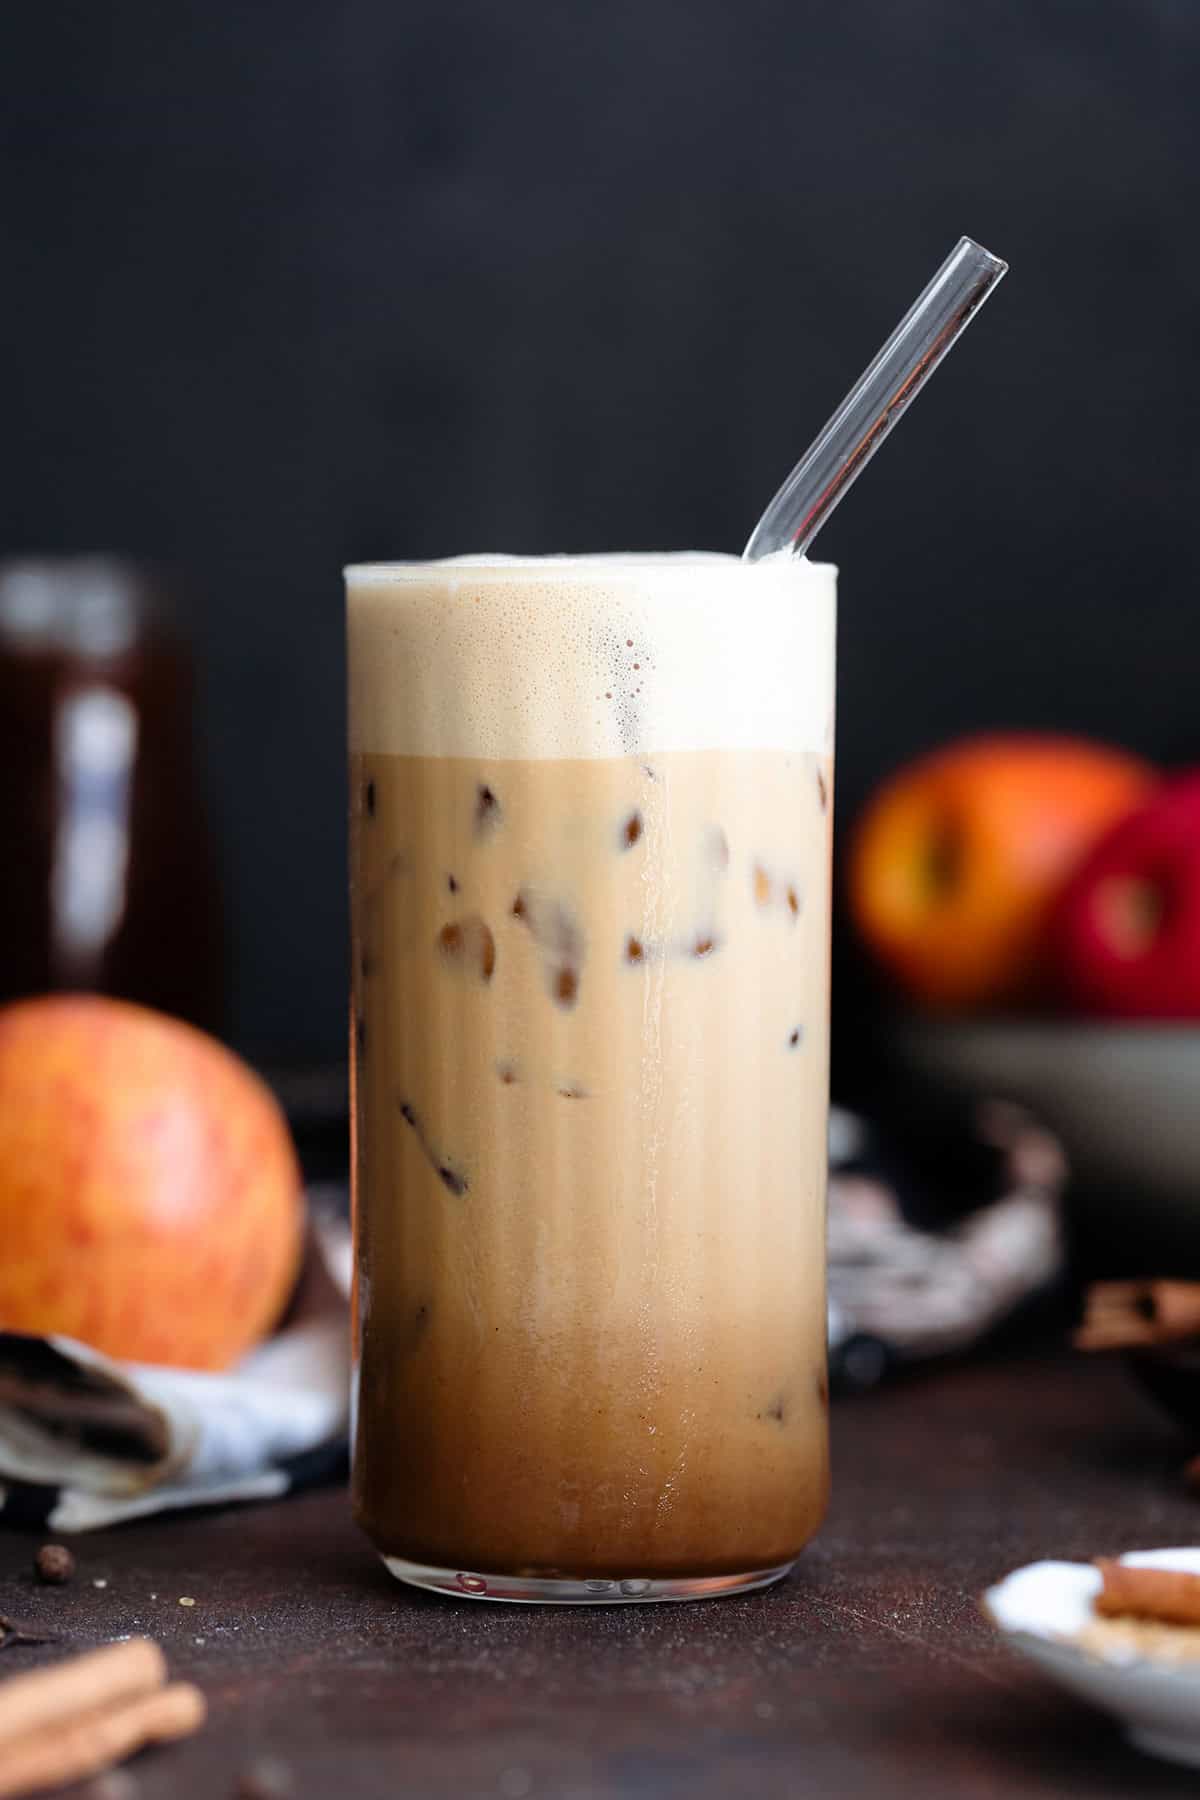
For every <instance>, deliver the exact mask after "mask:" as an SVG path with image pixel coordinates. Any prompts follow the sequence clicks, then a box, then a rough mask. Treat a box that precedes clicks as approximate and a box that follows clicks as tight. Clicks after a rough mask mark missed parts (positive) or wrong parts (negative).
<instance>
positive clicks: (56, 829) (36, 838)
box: [0, 557, 225, 1030]
mask: <svg viewBox="0 0 1200 1800" xmlns="http://www.w3.org/2000/svg"><path fill="white" fill-rule="evenodd" d="M192 688H193V681H192V666H191V660H190V657H189V656H188V654H187V652H186V650H185V649H184V647H183V645H182V643H181V642H180V640H179V638H178V637H177V636H176V634H175V632H174V631H173V630H172V629H171V625H170V618H169V611H168V606H167V597H166V595H165V593H164V591H163V589H162V587H161V585H160V583H159V582H158V580H157V578H156V577H155V576H154V575H153V574H151V573H150V572H149V571H148V570H146V569H144V568H141V567H139V566H138V565H136V564H132V563H127V562H123V561H118V560H116V559H111V558H101V557H89V558H82V557H80V558H68V559H62V560H55V561H50V560H40V559H39V560H33V559H30V560H23V561H19V562H9V563H0V767H3V770H4V781H3V785H2V786H0V843H3V845H4V850H5V857H4V862H5V868H4V873H3V877H2V878H0V1000H10V999H14V998H16V997H17V996H18V995H22V994H35V993H44V992H46V991H48V990H51V989H74V990H76V991H80V990H88V991H92V992H99V993H106V994H117V995H120V996H122V997H123V998H125V999H129V1000H139V1001H141V1002H143V1003H144V1004H145V1005H147V1006H156V1007H160V1008H161V1009H162V1010H163V1011H165V1012H170V1013H175V1014H177V1015H178V1016H180V1017H181V1018H186V1019H190V1020H192V1021H193V1022H194V1023H195V1024H198V1025H202V1026H204V1027H206V1028H207V1029H209V1030H219V1029H220V1028H221V1025H222V1023H223V1019H224V1011H225V1005H224V1002H225V994H224V956H223V931H222V917H221V904H220V895H219V890H218V884H217V877H216V867H215V861H214V856H213V848H212V842H211V839H210V836H209V832H208V827H207V822H206V818H205V812H204V806H203V803H202V799H201V794H200V783H199V780H198V775H197V769H196V757H195V745H194V739H193V723H192Z"/></svg>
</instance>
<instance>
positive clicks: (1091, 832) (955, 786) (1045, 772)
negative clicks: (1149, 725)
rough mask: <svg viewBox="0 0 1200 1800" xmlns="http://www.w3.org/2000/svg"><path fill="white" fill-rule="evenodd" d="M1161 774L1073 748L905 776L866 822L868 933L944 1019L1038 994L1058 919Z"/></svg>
mask: <svg viewBox="0 0 1200 1800" xmlns="http://www.w3.org/2000/svg"><path fill="white" fill-rule="evenodd" d="M1155 779H1156V777H1155V774H1154V771H1153V770H1152V769H1151V768H1150V767H1149V766H1148V765H1147V764H1146V763H1144V762H1141V761H1139V760H1138V759H1137V758H1135V757H1132V756H1129V755H1126V754H1125V753H1124V752H1123V751H1119V750H1114V749H1108V748H1106V747H1104V746H1102V745H1099V744H1091V743H1087V742H1085V741H1083V740H1080V739H1076V738H1067V737H1047V736H1034V735H1026V734H1015V733H1014V734H996V735H993V736H988V737H978V738H968V739H965V740H963V741H961V742H959V743H955V744H951V745H949V746H948V747H947V748H945V749H943V750H938V751H935V752H933V753H932V754H931V755H928V756H925V757H922V758H921V759H919V760H918V761H917V762H914V763H912V764H910V765H909V766H908V767H906V768H904V769H901V770H900V771H899V773H898V774H896V775H894V776H892V777H891V779H890V780H888V781H886V782H885V783H884V784H883V786H882V787H881V788H880V789H879V791H878V793H877V794H876V795H875V797H874V799H873V800H872V801H871V802H870V803H869V805H868V806H867V809H866V811H865V812H864V814H863V815H862V817H861V818H860V820H859V821H858V824H857V827H856V828H855V831H854V833H853V836H852V840H851V845H850V858H849V871H848V872H849V899H850V905H851V910H852V913H853V916H854V919H855V921H856V923H857V925H858V928H859V931H860V932H861V934H862V936H863V938H864V939H865V941H866V942H867V944H868V945H869V946H870V947H871V949H872V950H873V951H874V952H875V953H876V955H877V956H878V958H879V960H880V961H881V962H882V964H883V965H884V967H885V968H886V969H888V970H889V971H890V973H891V974H892V975H893V977H894V978H895V979H896V981H897V982H898V983H899V984H900V986H901V987H902V988H904V989H905V991H906V992H907V993H908V994H909V995H910V996H912V997H913V998H914V999H916V1000H918V1001H921V1002H923V1003H924V1004H926V1005H929V1006H932V1007H938V1008H942V1009H964V1008H969V1007H977V1006H990V1005H998V1004H1006V1003H1011V1002H1013V1001H1017V1000H1020V999H1022V998H1027V997H1029V996H1031V995H1032V994H1034V993H1036V992H1037V990H1038V987H1039V982H1040V978H1041V962H1042V954H1041V952H1042V937H1043V932H1044V929H1045V924H1046V918H1047V913H1048V910H1049V907H1050V905H1051V903H1052V901H1053V899H1054V897H1055V895H1056V894H1057V893H1058V891H1059V889H1060V888H1061V887H1062V886H1063V884H1064V883H1065V881H1066V880H1067V878H1068V877H1069V875H1070V874H1071V872H1072V870H1073V869H1074V868H1075V867H1076V866H1077V865H1078V863H1079V862H1080V860H1081V859H1082V858H1083V856H1084V855H1085V854H1086V853H1087V851H1088V850H1089V849H1090V848H1091V846H1092V845H1093V844H1094V843H1095V842H1096V840H1097V838H1099V837H1100V836H1101V835H1102V833H1103V832H1104V831H1106V830H1107V829H1108V827H1109V826H1110V825H1111V824H1112V823H1113V822H1114V821H1115V820H1116V819H1118V818H1120V817H1121V816H1122V815H1123V814H1125V813H1127V812H1129V811H1130V809H1131V808H1132V807H1133V806H1135V805H1136V804H1137V802H1138V801H1139V800H1141V799H1142V797H1143V796H1144V795H1145V794H1146V793H1147V792H1148V791H1149V789H1150V788H1151V786H1152V785H1153V783H1154V781H1155Z"/></svg>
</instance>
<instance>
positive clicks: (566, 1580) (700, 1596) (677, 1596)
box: [383, 1556, 794, 1606]
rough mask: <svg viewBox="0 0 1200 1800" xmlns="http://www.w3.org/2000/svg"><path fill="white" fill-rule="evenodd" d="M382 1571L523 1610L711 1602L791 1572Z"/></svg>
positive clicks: (407, 1565) (394, 1560) (397, 1567)
mask: <svg viewBox="0 0 1200 1800" xmlns="http://www.w3.org/2000/svg"><path fill="white" fill-rule="evenodd" d="M383 1561H384V1564H385V1566H386V1567H387V1568H388V1569H389V1570H390V1571H391V1573H392V1574H393V1575H394V1576H395V1577H396V1579H397V1581H406V1582H407V1583H408V1584H409V1586H410V1587H418V1588H425V1589H426V1590H427V1591H428V1592H430V1593H433V1594H451V1595H453V1596H454V1598H455V1599H456V1600H511V1601H516V1602H517V1603H518V1604H520V1605H524V1606H621V1605H631V1604H632V1605H640V1604H644V1603H645V1602H646V1601H647V1600H715V1599H717V1598H719V1597H720V1596H721V1595H722V1594H747V1593H749V1592H750V1590H751V1589H752V1588H761V1587H769V1586H770V1584H771V1582H773V1581H779V1580H780V1579H781V1577H782V1576H784V1575H786V1574H787V1573H788V1571H789V1570H790V1569H791V1568H793V1567H794V1564H793V1563H790V1562H785V1563H779V1564H777V1565H776V1567H775V1568H773V1569H749V1570H747V1571H746V1573H745V1574H744V1575H672V1576H670V1577H667V1578H665V1579H659V1580H653V1579H648V1578H647V1577H646V1576H644V1575H627V1576H625V1577H624V1578H618V1577H612V1578H610V1579H601V1578H599V1577H593V1578H590V1579H584V1578H583V1577H580V1576H574V1575H475V1574H473V1573H472V1572H471V1571H470V1570H468V1569H436V1568H432V1567H431V1566H430V1565H429V1564H428V1563H414V1562H406V1561H405V1559H404V1558H403V1557H402V1556H385V1557H384V1558H383Z"/></svg>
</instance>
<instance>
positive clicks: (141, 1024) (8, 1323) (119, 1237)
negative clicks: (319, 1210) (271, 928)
mask: <svg viewBox="0 0 1200 1800" xmlns="http://www.w3.org/2000/svg"><path fill="white" fill-rule="evenodd" d="M301 1232H302V1204H301V1192H300V1175H299V1169H298V1166H297V1162H296V1155H295V1151H294V1149H293V1147H292V1142H291V1138H290V1136H289V1134H288V1128H287V1124H286V1122H285V1120H284V1117H283V1114H282V1113H281V1111H280V1109H279V1106H278V1105H277V1103H276V1101H275V1099H274V1097H273V1096H272V1095H271V1093H270V1091H269V1090H268V1088H267V1087H266V1086H265V1085H264V1084H263V1083H262V1082H261V1081H260V1080H259V1079H258V1077H257V1076H256V1075H255V1074H254V1073H253V1072H252V1071H251V1070H250V1069H248V1068H247V1067H246V1065H245V1064H244V1063H242V1062H241V1061H239V1059H238V1058H237V1057H235V1056H234V1055H232V1054H231V1052H229V1051H228V1050H226V1049H224V1048H223V1047H222V1046H221V1045H220V1044H218V1043H217V1042H216V1041H215V1040H214V1039H212V1038H210V1037H206V1036H205V1035H204V1034H203V1033H202V1032H199V1031H196V1030H194V1029H193V1028H192V1027H191V1026H189V1025H183V1024H181V1023H179V1022H178V1021H177V1020H174V1019H169V1018H166V1017H164V1016H163V1015H162V1014H159V1013H153V1012H149V1011H147V1010H145V1009H144V1008H142V1007H139V1006H131V1005H128V1004H126V1003H125V1002H122V1001H116V1000H107V999H100V998H97V997H89V996H76V995H62V996H52V997H47V998H44V999H35V1000H25V1001H20V1002H18V1003H17V1004H15V1005H12V1006H7V1007H5V1008H3V1009H0V1327H3V1328H5V1329H8V1330H14V1331H28V1332H39V1333H40V1332H57V1333H61V1334H63V1335H65V1336H68V1337H73V1338H79V1339H81V1340H82V1341H83V1342H85V1343H88V1344H92V1345H93V1346H95V1348H97V1349H99V1350H103V1351H106V1352H108V1354H109V1355H111V1356H116V1357H121V1358H127V1359H129V1360H131V1361H136V1362H149V1363H175V1364H181V1365H184V1366H187V1367H191V1368H203V1369H220V1368H224V1367H226V1366H227V1365H228V1364H230V1363H232V1362H234V1361H235V1360H236V1358H237V1357H239V1356H240V1355H241V1354H242V1353H243V1352H244V1351H246V1350H248V1349H249V1348H250V1347H251V1346H252V1345H253V1344H254V1343H256V1342H257V1341H258V1340H259V1339H260V1338H261V1337H263V1336H264V1335H265V1333H266V1332H267V1331H269V1330H270V1328H271V1326H272V1325H273V1324H274V1323H275V1321H276V1320H277V1318H278V1316H279V1314H280V1312H281V1311H282V1309H283V1307H284V1305H285V1304H286V1301H287V1298H288V1294H289V1292H290V1290H291V1287H292V1284H293V1281H294V1280H295V1276H296V1270H297V1265H298V1261H299V1255H300V1242H301Z"/></svg>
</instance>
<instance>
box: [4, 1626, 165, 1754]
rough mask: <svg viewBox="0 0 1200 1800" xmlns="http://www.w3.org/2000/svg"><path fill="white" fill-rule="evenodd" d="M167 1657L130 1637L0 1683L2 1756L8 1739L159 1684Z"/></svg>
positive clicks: (144, 1640) (152, 1645) (155, 1647)
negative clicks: (121, 1641)
mask: <svg viewBox="0 0 1200 1800" xmlns="http://www.w3.org/2000/svg"><path fill="white" fill-rule="evenodd" d="M166 1679H167V1662H166V1658H165V1657H164V1655H163V1653H162V1651H161V1650H160V1649H159V1646H158V1645H157V1644H155V1643H153V1642H152V1641H151V1640H150V1639H149V1638H130V1639H128V1640H127V1642H125V1643H123V1644H109V1645H108V1646H107V1647H106V1648H105V1649H103V1650H92V1651H89V1652H88V1653H87V1654H86V1655H85V1656H76V1657H72V1659H71V1660H70V1662H61V1663H53V1664H52V1665H51V1666H50V1667H49V1668H48V1669H33V1670H31V1671H30V1673H29V1674H27V1675H13V1676H10V1678H9V1679H8V1680H7V1681H5V1682H3V1683H0V1759H3V1760H4V1761H7V1758H6V1757H5V1751H6V1749H7V1746H8V1744H9V1742H10V1740H12V1739H14V1738H22V1737H26V1736H27V1735H28V1734H29V1733H31V1732H36V1731H41V1730H45V1729H46V1728H47V1727H54V1728H57V1727H59V1726H61V1725H62V1724H63V1723H64V1722H65V1721H66V1720H68V1719H70V1718H73V1717H74V1716H75V1715H77V1714H79V1713H91V1712H96V1711H97V1710H99V1709H101V1708H103V1707H106V1706H113V1705H115V1704H117V1703H118V1702H124V1701H127V1700H133V1699H137V1698H138V1697H139V1696H143V1695H145V1694H149V1693H153V1692H154V1691H155V1689H159V1688H162V1687H163V1685H164V1684H165V1682H166Z"/></svg>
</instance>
